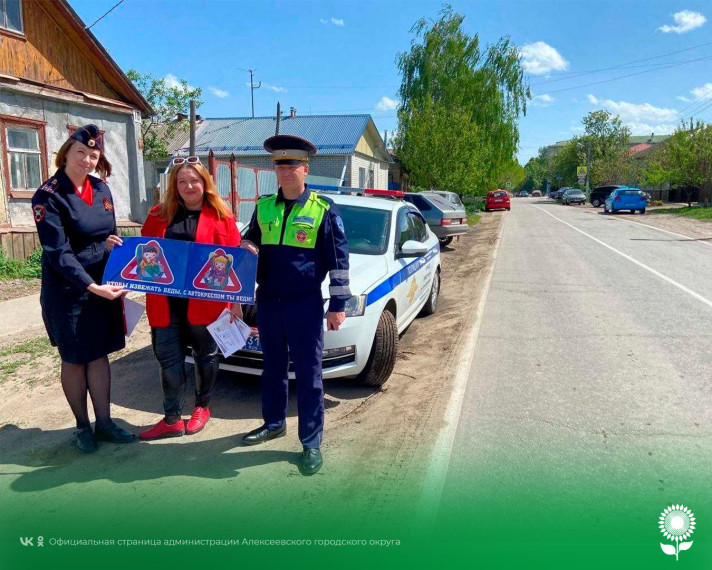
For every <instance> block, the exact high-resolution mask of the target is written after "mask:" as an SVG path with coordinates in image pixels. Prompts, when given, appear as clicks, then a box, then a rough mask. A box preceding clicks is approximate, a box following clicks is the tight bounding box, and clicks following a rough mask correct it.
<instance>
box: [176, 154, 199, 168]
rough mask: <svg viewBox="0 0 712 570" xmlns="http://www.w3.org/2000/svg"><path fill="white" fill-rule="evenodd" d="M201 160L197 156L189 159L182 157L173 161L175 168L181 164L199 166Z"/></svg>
mask: <svg viewBox="0 0 712 570" xmlns="http://www.w3.org/2000/svg"><path fill="white" fill-rule="evenodd" d="M199 162H200V159H199V158H198V157H197V156H189V157H188V158H183V157H182V156H179V157H176V158H174V159H173V166H178V165H179V164H198V163H199Z"/></svg>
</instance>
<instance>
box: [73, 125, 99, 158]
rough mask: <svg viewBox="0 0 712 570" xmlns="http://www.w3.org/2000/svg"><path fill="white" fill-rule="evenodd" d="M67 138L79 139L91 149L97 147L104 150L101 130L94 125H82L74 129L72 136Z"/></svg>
mask: <svg viewBox="0 0 712 570" xmlns="http://www.w3.org/2000/svg"><path fill="white" fill-rule="evenodd" d="M69 138H70V139H74V140H75V141H79V142H80V143H82V144H83V145H86V146H88V147H89V148H91V149H97V150H100V151H101V152H104V137H103V136H102V134H101V131H99V127H97V126H96V125H84V126H83V127H81V128H79V129H77V130H76V131H74V133H73V134H72V136H71V137H69Z"/></svg>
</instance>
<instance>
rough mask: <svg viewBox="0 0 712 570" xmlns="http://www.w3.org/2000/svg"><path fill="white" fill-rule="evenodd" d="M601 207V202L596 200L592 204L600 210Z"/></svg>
mask: <svg viewBox="0 0 712 570" xmlns="http://www.w3.org/2000/svg"><path fill="white" fill-rule="evenodd" d="M600 205H601V201H600V200H594V201H593V202H591V206H593V207H594V208H598V207H599V206H600Z"/></svg>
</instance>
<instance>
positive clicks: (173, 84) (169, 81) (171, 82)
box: [163, 73, 195, 91]
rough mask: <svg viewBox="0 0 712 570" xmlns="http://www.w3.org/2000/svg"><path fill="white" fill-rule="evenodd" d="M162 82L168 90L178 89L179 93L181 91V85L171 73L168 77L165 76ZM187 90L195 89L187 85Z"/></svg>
mask: <svg viewBox="0 0 712 570" xmlns="http://www.w3.org/2000/svg"><path fill="white" fill-rule="evenodd" d="M163 81H164V82H165V84H166V87H168V88H169V89H171V88H176V89H180V90H181V91H183V85H182V84H181V82H180V81H179V80H178V78H177V77H176V76H175V75H173V74H172V73H169V74H168V75H166V76H165V77H164V78H163ZM188 89H189V90H192V89H195V87H193V86H192V85H188Z"/></svg>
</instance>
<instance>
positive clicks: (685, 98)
mask: <svg viewBox="0 0 712 570" xmlns="http://www.w3.org/2000/svg"><path fill="white" fill-rule="evenodd" d="M677 98H678V99H679V100H680V101H684V102H685V103H691V102H692V99H688V98H687V97H685V96H684V95H678V96H677Z"/></svg>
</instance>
